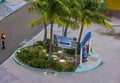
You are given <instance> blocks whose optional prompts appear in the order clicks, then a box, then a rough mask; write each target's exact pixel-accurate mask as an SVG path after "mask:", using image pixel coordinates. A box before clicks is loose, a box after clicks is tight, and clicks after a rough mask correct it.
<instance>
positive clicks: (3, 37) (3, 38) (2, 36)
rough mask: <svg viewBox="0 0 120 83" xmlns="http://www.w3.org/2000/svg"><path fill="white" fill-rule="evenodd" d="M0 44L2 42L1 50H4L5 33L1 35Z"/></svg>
mask: <svg viewBox="0 0 120 83" xmlns="http://www.w3.org/2000/svg"><path fill="white" fill-rule="evenodd" d="M1 42H2V49H5V33H4V32H2V33H1Z"/></svg>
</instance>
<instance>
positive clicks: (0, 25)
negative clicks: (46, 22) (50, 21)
mask: <svg viewBox="0 0 120 83" xmlns="http://www.w3.org/2000/svg"><path fill="white" fill-rule="evenodd" d="M29 6H30V5H29V4H27V5H25V6H24V7H22V8H21V9H19V10H17V11H16V12H14V13H12V14H11V15H9V16H7V17H6V18H4V19H3V20H1V21H0V32H2V31H4V32H5V34H6V40H5V44H6V49H5V50H3V49H2V44H1V43H0V64H2V63H3V62H4V61H5V60H6V59H7V58H9V57H10V56H11V55H12V53H13V52H14V51H15V50H16V49H17V48H18V47H20V45H19V44H20V43H21V42H22V41H23V40H24V39H27V40H29V39H31V38H32V37H33V36H35V35H36V33H38V32H39V31H40V30H41V28H40V27H35V28H32V29H30V28H29V24H30V23H31V21H32V20H33V19H35V18H37V17H38V15H35V14H28V12H27V8H28V7H29Z"/></svg>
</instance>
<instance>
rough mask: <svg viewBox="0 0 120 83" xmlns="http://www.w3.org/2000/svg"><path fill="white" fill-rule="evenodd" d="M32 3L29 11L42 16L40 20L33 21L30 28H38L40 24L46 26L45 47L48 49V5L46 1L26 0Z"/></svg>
mask: <svg viewBox="0 0 120 83" xmlns="http://www.w3.org/2000/svg"><path fill="white" fill-rule="evenodd" d="M26 1H28V2H30V3H31V6H30V7H29V8H28V11H29V12H30V13H37V14H39V15H40V17H39V18H37V19H35V20H33V21H32V22H31V24H30V28H33V27H35V26H38V25H40V24H43V25H44V29H45V30H44V42H43V46H44V48H46V42H47V24H48V23H49V17H48V15H47V6H46V5H47V3H46V1H42V0H35V1H33V0H26Z"/></svg>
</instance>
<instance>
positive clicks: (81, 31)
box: [77, 24, 84, 48]
mask: <svg viewBox="0 0 120 83" xmlns="http://www.w3.org/2000/svg"><path fill="white" fill-rule="evenodd" d="M83 28H84V25H83V24H82V25H81V29H80V34H79V38H78V43H77V48H78V47H79V44H80V41H81V37H82V33H83Z"/></svg>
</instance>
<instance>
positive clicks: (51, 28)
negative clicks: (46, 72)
mask: <svg viewBox="0 0 120 83" xmlns="http://www.w3.org/2000/svg"><path fill="white" fill-rule="evenodd" d="M52 36H53V22H51V27H50V47H49V57H48V59H49V60H50V59H51V54H52Z"/></svg>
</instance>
